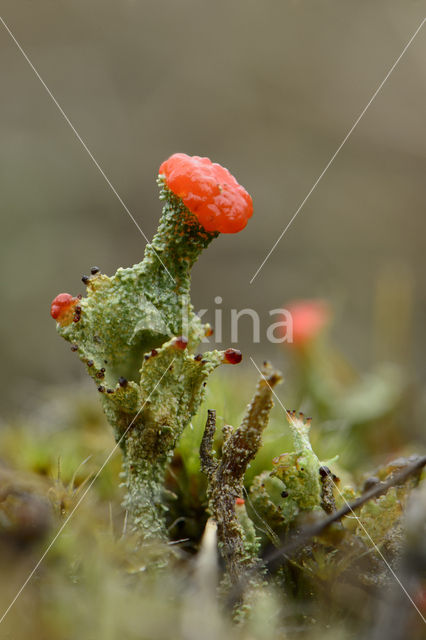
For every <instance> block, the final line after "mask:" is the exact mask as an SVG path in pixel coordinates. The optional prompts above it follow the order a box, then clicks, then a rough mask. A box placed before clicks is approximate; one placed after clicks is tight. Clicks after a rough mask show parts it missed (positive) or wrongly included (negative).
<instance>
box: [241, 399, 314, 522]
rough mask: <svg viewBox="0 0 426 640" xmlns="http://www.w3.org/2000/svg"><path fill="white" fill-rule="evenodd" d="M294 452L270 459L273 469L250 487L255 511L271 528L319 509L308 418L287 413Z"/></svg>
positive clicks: (294, 413)
mask: <svg viewBox="0 0 426 640" xmlns="http://www.w3.org/2000/svg"><path fill="white" fill-rule="evenodd" d="M287 418H288V422H289V424H290V428H291V432H292V436H293V443H294V447H295V449H296V451H294V452H291V453H283V454H282V455H280V456H277V457H276V458H274V460H273V465H274V468H273V470H272V471H271V472H269V471H265V472H263V473H262V474H260V475H259V476H257V477H256V478H255V479H254V481H253V484H252V486H251V498H252V501H253V503H254V505H255V507H256V509H257V510H258V511H259V512H260V513H261V514H262V515H263V516H264V517H265V519H266V520H267V522H268V523H269V525H270V526H271V527H272V528H273V529H279V528H281V527H283V526H288V525H289V524H291V523H292V521H293V520H294V519H295V518H296V517H297V516H298V515H299V514H300V513H302V512H306V511H316V510H321V506H322V486H321V481H320V478H321V476H320V469H321V467H322V463H321V462H320V461H319V459H318V457H317V455H316V454H315V452H314V451H313V449H312V446H311V443H310V440H309V429H310V426H311V421H310V419H305V418H304V416H303V415H302V414H299V415H297V414H296V412H287Z"/></svg>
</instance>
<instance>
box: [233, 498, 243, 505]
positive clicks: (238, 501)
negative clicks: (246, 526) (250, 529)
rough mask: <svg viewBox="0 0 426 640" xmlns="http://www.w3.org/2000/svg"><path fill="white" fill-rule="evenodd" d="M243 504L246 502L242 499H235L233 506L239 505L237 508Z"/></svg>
mask: <svg viewBox="0 0 426 640" xmlns="http://www.w3.org/2000/svg"><path fill="white" fill-rule="evenodd" d="M245 502H246V501H245V500H244V498H237V499H236V500H235V504H237V505H239V506H241V505H243V504H245Z"/></svg>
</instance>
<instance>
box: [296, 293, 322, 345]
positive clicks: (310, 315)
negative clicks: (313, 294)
mask: <svg viewBox="0 0 426 640" xmlns="http://www.w3.org/2000/svg"><path fill="white" fill-rule="evenodd" d="M286 308H287V310H288V311H289V312H290V314H291V318H292V324H293V344H294V345H295V346H299V347H304V346H305V345H306V344H309V343H310V342H311V341H312V340H313V339H315V338H316V337H317V336H318V335H319V334H320V333H321V331H322V329H323V328H324V327H325V326H326V325H327V323H328V321H329V319H330V309H329V307H328V305H327V303H326V302H325V301H324V300H301V301H297V302H294V303H292V304H290V305H288V306H287V307H286Z"/></svg>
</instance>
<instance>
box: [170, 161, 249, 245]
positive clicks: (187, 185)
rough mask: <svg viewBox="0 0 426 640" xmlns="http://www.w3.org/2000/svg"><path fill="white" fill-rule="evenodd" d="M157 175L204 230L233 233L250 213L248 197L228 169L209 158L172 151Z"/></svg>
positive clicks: (245, 220) (241, 226)
mask: <svg viewBox="0 0 426 640" xmlns="http://www.w3.org/2000/svg"><path fill="white" fill-rule="evenodd" d="M159 174H160V175H163V176H164V177H165V182H166V185H167V187H168V188H169V189H170V191H172V192H173V193H174V194H175V195H177V196H178V197H179V198H181V200H182V201H183V203H184V205H185V206H186V207H187V208H188V209H189V210H190V211H191V212H192V213H193V214H194V215H195V216H196V217H197V218H198V222H199V223H200V225H201V226H202V227H204V229H205V230H206V231H220V232H221V233H237V232H238V231H241V230H242V229H244V227H245V226H246V224H247V221H248V219H249V218H251V216H252V214H253V201H252V199H251V196H250V195H249V194H248V193H247V191H246V190H245V189H244V187H242V186H241V185H240V184H238V182H237V181H236V179H235V178H234V176H233V175H231V174H230V173H229V171H228V169H225V167H222V166H221V165H220V164H217V163H216V162H212V161H211V160H210V159H209V158H200V157H199V156H188V155H186V153H175V154H173V155H172V156H170V158H169V159H168V160H166V161H165V162H163V164H162V165H161V167H160V170H159Z"/></svg>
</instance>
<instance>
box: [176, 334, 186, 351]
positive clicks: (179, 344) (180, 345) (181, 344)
mask: <svg viewBox="0 0 426 640" xmlns="http://www.w3.org/2000/svg"><path fill="white" fill-rule="evenodd" d="M174 346H175V347H176V349H180V350H181V351H184V349H186V347H187V346H188V338H185V337H184V336H179V338H175V341H174Z"/></svg>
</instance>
